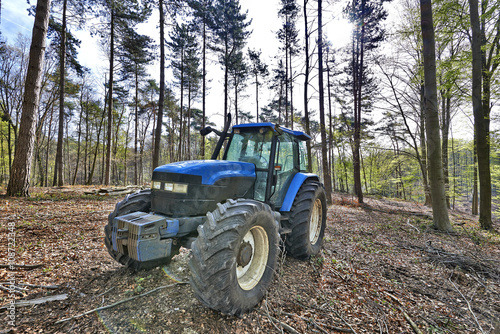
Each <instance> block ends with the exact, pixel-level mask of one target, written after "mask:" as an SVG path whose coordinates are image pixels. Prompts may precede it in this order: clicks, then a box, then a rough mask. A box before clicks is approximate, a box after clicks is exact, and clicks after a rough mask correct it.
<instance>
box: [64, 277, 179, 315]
mask: <svg viewBox="0 0 500 334" xmlns="http://www.w3.org/2000/svg"><path fill="white" fill-rule="evenodd" d="M184 284H188V283H187V282H179V283H174V284H170V285H163V286H159V287H157V288H156V289H153V290H150V291H148V292H145V293H142V294H140V295H137V296H133V297H130V298H126V299H122V300H120V301H118V302H116V303H113V304H110V305H106V306H101V307H97V308H95V309H92V310H90V311H86V312H83V313H81V314H78V315H75V316H72V317H69V318H64V319H61V320H58V321H56V324H60V323H62V322H66V321H69V320H73V319H77V318H80V317H83V316H84V315H87V314H90V313H93V312H98V311H103V310H107V309H109V308H113V307H115V306H118V305H120V304H123V303H126V302H129V301H131V300H134V299H137V298H140V297H144V296H147V295H149V294H151V293H153V292H156V291H158V290H161V289H166V288H170V287H173V286H175V285H184Z"/></svg>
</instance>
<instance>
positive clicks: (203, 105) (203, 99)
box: [200, 1, 258, 159]
mask: <svg viewBox="0 0 500 334" xmlns="http://www.w3.org/2000/svg"><path fill="white" fill-rule="evenodd" d="M206 12H207V8H206V2H205V1H204V2H203V46H202V52H203V56H202V57H203V60H202V62H203V65H202V66H203V74H202V95H201V109H202V120H201V128H202V129H204V128H205V126H206V124H205V117H206V94H207V86H206V85H207V22H206V20H207V18H206ZM257 118H258V117H257ZM257 122H258V120H257ZM200 155H201V158H202V159H205V136H201V152H200Z"/></svg>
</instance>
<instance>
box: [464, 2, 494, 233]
mask: <svg viewBox="0 0 500 334" xmlns="http://www.w3.org/2000/svg"><path fill="white" fill-rule="evenodd" d="M469 7H470V19H471V27H472V109H473V111H474V126H475V134H476V145H477V165H478V174H479V224H480V225H481V228H482V229H485V230H490V229H492V228H493V226H492V221H491V174H490V143H489V108H490V107H489V89H490V83H489V79H490V77H489V74H488V73H486V72H488V71H487V68H486V66H485V64H484V61H485V56H484V51H483V48H482V46H484V45H482V44H483V43H484V41H485V38H484V30H483V32H482V31H481V26H480V22H479V8H478V1H477V0H469ZM483 11H484V7H483ZM483 29H485V28H484V25H483ZM481 35H482V36H481ZM481 37H483V38H481ZM482 41H483V42H482ZM481 79H483V94H481Z"/></svg>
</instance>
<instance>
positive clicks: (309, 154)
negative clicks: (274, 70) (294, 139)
mask: <svg viewBox="0 0 500 334" xmlns="http://www.w3.org/2000/svg"><path fill="white" fill-rule="evenodd" d="M307 3H308V0H304V6H303V10H304V40H305V49H304V51H305V56H306V57H305V61H306V68H305V76H304V118H305V123H306V133H307V134H309V135H310V134H311V125H310V124H309V123H310V121H309V100H308V99H309V94H308V90H309V71H310V65H309V62H310V58H309V32H308V29H309V27H308V26H307V25H308V21H307ZM307 162H308V164H307V169H308V170H307V171H308V172H312V152H311V141H310V140H308V141H307Z"/></svg>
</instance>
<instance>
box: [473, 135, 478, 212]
mask: <svg viewBox="0 0 500 334" xmlns="http://www.w3.org/2000/svg"><path fill="white" fill-rule="evenodd" d="M472 155H473V159H472V163H473V168H474V172H473V175H472V178H473V181H472V214H473V215H478V214H479V184H478V182H477V144H476V131H474V152H473V154H472Z"/></svg>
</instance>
